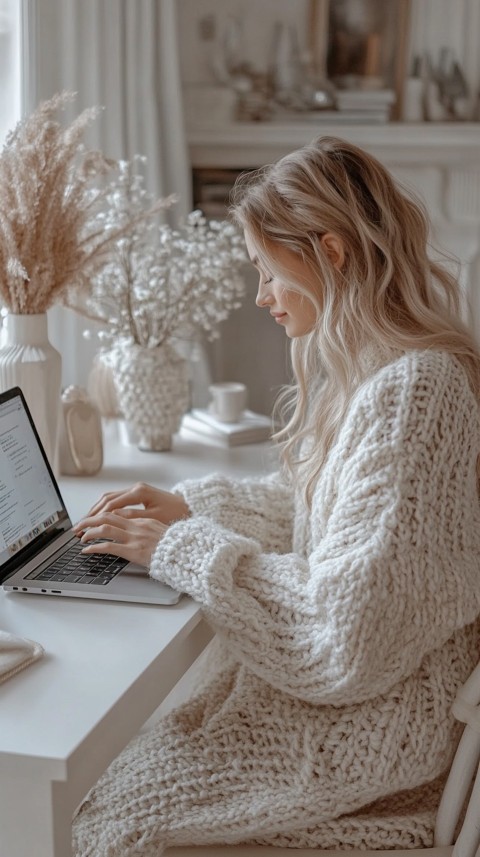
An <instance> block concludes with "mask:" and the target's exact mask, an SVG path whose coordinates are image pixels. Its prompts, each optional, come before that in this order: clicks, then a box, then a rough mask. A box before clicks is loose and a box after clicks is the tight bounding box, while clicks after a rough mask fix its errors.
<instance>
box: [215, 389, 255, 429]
mask: <svg viewBox="0 0 480 857" xmlns="http://www.w3.org/2000/svg"><path fill="white" fill-rule="evenodd" d="M209 392H210V395H211V397H212V401H211V403H210V413H212V414H213V416H214V417H216V418H217V420H220V421H221V422H222V423H238V421H239V420H240V418H241V416H242V413H243V410H244V408H245V405H246V404H247V388H246V386H245V384H241V383H240V382H237V381H222V382H221V383H219V384H210V387H209Z"/></svg>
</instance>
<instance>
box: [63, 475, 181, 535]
mask: <svg viewBox="0 0 480 857" xmlns="http://www.w3.org/2000/svg"><path fill="white" fill-rule="evenodd" d="M134 506H143V508H141V509H138V508H136V509H135V508H132V507H134ZM106 512H115V514H116V515H118V516H119V517H122V518H126V519H129V520H132V519H134V518H142V519H143V520H145V519H146V518H153V519H154V520H156V521H160V522H161V523H162V524H173V522H174V521H180V520H181V519H182V518H189V517H190V509H189V508H188V506H187V504H186V503H185V500H184V499H183V497H181V496H180V495H178V494H172V493H171V492H170V491H162V490H161V489H160V488H153V487H152V486H151V485H146V484H145V482H138V483H137V484H136V485H133V486H132V487H131V488H127V489H125V490H124V491H110V492H108V493H107V494H103V496H102V497H100V500H99V501H98V503H95V505H94V506H92V508H91V509H90V511H89V513H88V518H92V517H94V516H96V515H100V514H103V513H106ZM84 524H85V521H79V522H78V524H76V525H75V526H74V530H75V532H76V533H77V535H78V534H79V533H81V532H83V529H84Z"/></svg>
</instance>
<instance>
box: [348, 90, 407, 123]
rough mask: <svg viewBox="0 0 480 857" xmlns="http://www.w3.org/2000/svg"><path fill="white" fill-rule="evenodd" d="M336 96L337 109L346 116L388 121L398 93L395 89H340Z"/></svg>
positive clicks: (370, 120) (372, 120) (365, 119)
mask: <svg viewBox="0 0 480 857" xmlns="http://www.w3.org/2000/svg"><path fill="white" fill-rule="evenodd" d="M335 98H336V103H337V110H338V112H339V113H341V114H343V115H344V116H345V118H346V117H347V116H349V117H352V116H355V117H356V119H357V121H358V120H359V119H360V118H361V117H363V120H364V121H366V122H367V121H368V122H388V121H389V119H390V114H391V111H392V106H393V105H394V103H395V100H396V95H395V92H394V90H393V89H338V90H337V92H336V95H335Z"/></svg>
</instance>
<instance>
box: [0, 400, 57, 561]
mask: <svg viewBox="0 0 480 857" xmlns="http://www.w3.org/2000/svg"><path fill="white" fill-rule="evenodd" d="M59 522H61V531H62V532H63V531H64V529H65V522H68V524H70V521H69V518H68V514H67V511H66V509H65V506H64V503H63V501H62V498H61V496H60V492H59V490H58V487H57V485H56V483H55V479H54V477H53V474H52V472H51V470H50V467H49V465H48V464H47V461H46V457H45V455H44V453H43V451H42V447H41V445H40V443H39V440H38V436H37V434H36V432H35V430H34V428H33V425H32V422H31V419H30V417H29V414H28V413H27V410H26V407H25V400H24V399H23V397H22V394H21V393H20V390H19V389H18V388H15V389H13V390H10V391H8V392H7V393H4V394H2V395H0V566H3V565H4V564H5V563H6V562H7V563H8V562H9V561H10V560H12V559H14V558H16V557H18V558H20V555H23V554H24V553H26V552H27V551H29V549H32V548H33V547H34V545H35V541H36V540H37V541H38V544H39V545H41V544H43V543H44V542H46V541H47V540H49V537H52V536H54V535H56V534H58V532H59Z"/></svg>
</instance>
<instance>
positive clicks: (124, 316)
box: [88, 156, 247, 348]
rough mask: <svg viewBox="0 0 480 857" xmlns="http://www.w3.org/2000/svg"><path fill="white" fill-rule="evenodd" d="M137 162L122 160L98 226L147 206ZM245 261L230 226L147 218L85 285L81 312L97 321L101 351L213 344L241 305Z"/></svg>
mask: <svg viewBox="0 0 480 857" xmlns="http://www.w3.org/2000/svg"><path fill="white" fill-rule="evenodd" d="M142 161H144V159H142V158H141V157H140V156H136V157H135V158H134V159H132V161H130V162H128V161H124V162H121V164H120V169H119V173H118V177H117V179H116V181H115V182H114V183H113V184H112V185H111V187H110V190H109V195H108V198H107V200H106V202H107V206H106V207H105V209H104V211H103V212H101V213H100V215H99V223H101V224H103V226H104V227H106V228H112V227H113V226H114V225H117V226H121V225H122V223H123V221H124V219H125V218H126V217H132V216H133V217H134V216H136V215H137V213H138V212H139V211H141V210H142V209H143V207H144V206H145V205H149V204H150V202H151V200H150V196H149V194H148V193H147V192H146V190H145V188H144V186H143V179H142V177H141V175H140V174H139V172H138V168H139V167H140V166H141V164H142ZM169 202H172V199H171V198H170V199H169ZM246 261H247V256H246V253H245V249H244V241H243V237H242V236H241V234H240V233H239V232H238V230H237V229H236V227H234V226H233V225H232V224H231V223H229V222H226V221H214V220H212V221H208V220H207V219H206V218H205V217H204V216H203V214H202V212H200V211H193V212H191V213H190V214H189V215H188V216H187V218H186V220H185V222H184V223H183V224H181V225H180V226H178V227H177V228H173V227H171V226H169V225H168V224H165V223H162V224H160V225H159V224H158V223H156V222H152V221H150V222H149V223H146V224H142V226H141V228H138V229H133V230H132V231H131V232H130V233H129V234H128V235H127V236H125V237H122V238H121V239H120V240H119V241H118V242H117V243H116V245H115V247H114V249H113V251H112V254H111V258H110V261H109V263H108V264H107V265H106V266H105V267H104V268H103V269H102V270H101V271H100V272H99V273H98V274H97V275H95V277H94V278H93V279H92V282H91V290H92V291H91V295H90V298H89V300H88V309H89V313H90V315H91V317H92V318H94V319H95V320H97V321H100V322H101V323H102V326H103V329H102V331H101V333H100V337H101V340H102V343H103V346H104V347H108V346H111V345H113V344H115V343H116V342H118V341H120V340H124V341H126V342H130V343H135V344H137V345H142V346H146V347H149V348H155V347H158V346H160V345H162V344H164V343H166V342H167V341H169V340H170V339H172V338H177V339H182V338H185V339H196V338H197V337H198V335H199V334H200V333H201V334H203V335H204V336H205V337H206V338H207V339H214V338H215V337H217V336H218V325H219V324H220V322H222V321H223V320H224V319H226V318H227V316H228V315H229V313H230V312H231V311H232V310H234V309H237V308H238V307H239V306H240V304H241V300H242V298H243V295H244V289H245V284H244V279H243V277H242V274H241V269H242V267H243V266H244V264H245V262H246Z"/></svg>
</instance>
